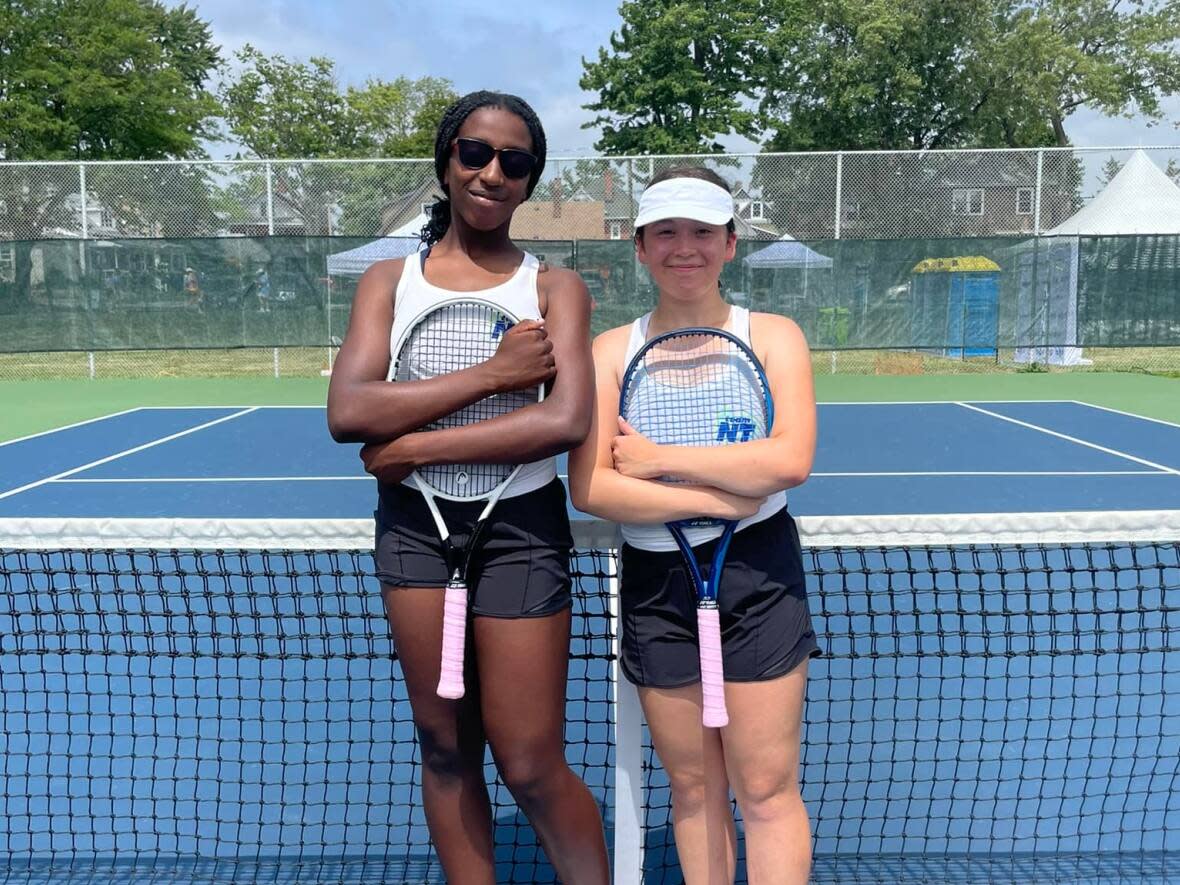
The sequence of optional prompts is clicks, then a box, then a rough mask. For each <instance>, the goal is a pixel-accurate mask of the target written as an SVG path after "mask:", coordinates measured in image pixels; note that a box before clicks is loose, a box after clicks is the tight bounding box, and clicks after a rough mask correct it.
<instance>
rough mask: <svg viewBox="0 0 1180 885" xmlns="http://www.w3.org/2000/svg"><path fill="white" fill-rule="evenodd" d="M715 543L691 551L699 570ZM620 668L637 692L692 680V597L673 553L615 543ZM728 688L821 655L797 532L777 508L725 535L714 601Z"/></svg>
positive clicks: (695, 667) (695, 672)
mask: <svg viewBox="0 0 1180 885" xmlns="http://www.w3.org/2000/svg"><path fill="white" fill-rule="evenodd" d="M716 545H717V542H716V541H715V540H714V541H710V542H708V543H707V544H702V545H701V546H700V547H696V548H694V551H695V552H696V553H697V555H698V560H697V561H698V562H701V561H703V562H705V563H708V562H710V561H711V558H712V556H713V550H714V548H715V547H716ZM619 598H620V610H621V612H622V623H621V630H622V635H621V641H620V643H619V649H620V656H621V660H620V663H621V665H622V670H623V674H624V675H625V676H626V677H627V679H628V680H629V681H631V682H633V683H635V684H636V685H639V686H644V687H650V688H678V687H680V686H682V685H690V684H692V683H694V682H700V679H701V670H700V659H699V652H698V646H697V595H696V590H695V588H694V587H693V583H692V579H691V578H690V577H689V575H688V572H687V570H686V567H685V565H684V561H683V560H682V559H681V556H680V553H679V552H678V551H670V552H655V551H650V550H639V549H637V548H635V547H631V546H630V545H627V544H624V545H623V551H622V567H621V575H620V584H619ZM717 603H718V608H719V609H720V614H721V652H722V659H723V661H724V666H725V679H726V681H727V682H758V681H763V680H768V679H774V678H776V677H778V676H782V675H784V674H786V673H789V672H790V671H791V670H793V669H795V667H797V666H798V665H799V664H800V663H802V662H803V661H804V660H806V659H807V658H810V657H814V656H816V655H818V654H820V648H819V642H818V640H817V639H816V635H815V629H814V627H812V624H811V613H810V611H809V609H808V605H807V588H806V585H805V581H804V574H803V554H802V549H801V547H800V545H799V532H798V530H797V529H796V527H795V521H794V520H793V519H792V518H791V516H790V514H789V513H787V511H786V509H785V508H784V509H783V510H780V511H779V512H778V513H776V514H774V515H773V516H771V517H769V518H768V519H764V520H762V521H761V522H757V523H754V524H753V525H750V526H747V527H746V528H744V529H742V530H741V531H739V532H738V533H737V534H735V535H734V536H733V539H732V541H731V542H730V546H729V554H728V556H727V557H726V561H725V566H724V571H723V572H722V575H721V587H720V590H719V591H718V594H717Z"/></svg>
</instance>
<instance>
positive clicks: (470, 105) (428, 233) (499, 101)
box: [420, 90, 545, 246]
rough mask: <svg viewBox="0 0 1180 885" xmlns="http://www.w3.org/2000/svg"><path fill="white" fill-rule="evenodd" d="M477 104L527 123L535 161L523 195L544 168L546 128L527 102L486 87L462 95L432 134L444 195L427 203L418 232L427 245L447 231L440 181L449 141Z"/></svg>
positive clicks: (448, 213)
mask: <svg viewBox="0 0 1180 885" xmlns="http://www.w3.org/2000/svg"><path fill="white" fill-rule="evenodd" d="M480 108H498V109H500V110H504V111H508V112H509V113H511V114H515V115H516V116H518V117H520V119H521V120H523V121H524V125H525V126H527V127H528V130H529V136H530V137H531V138H532V140H533V150H532V153H533V154H534V155H535V156H536V158H537V165H536V166H534V167H533V171H532V173H531V174H530V175H529V183H528V188H527V190H526V191H525V198H526V199H527V198H528V197H531V196H532V194H533V188H535V187H536V186H537V182H538V181H540V179H541V173H542V171H544V168H545V130H544V129H543V128H541V121H540V119H539V118H538V117H537V114H536V112H535V111H534V110H533V109H532V108H531V107H529V104H528V102H526V101H525V100H524V99H523V98H518V97H517V96H515V95H508V94H507V93H503V92H488V91H486V90H480V91H479V92H470V93H468V94H467V95H464V96H463V97H462V98H460V99H459V100H458V101H456V102H455V103H454V104H452V105H451V106H450V107H449V108H447V109H446V111H445V112H444V113H443V116H442V120H441V121H440V122H439V124H438V133H437V134H436V135H435V137H434V174H435V175H436V176H437V177H438V183H439V184H440V185H441V186H442V190H443V193H444V194H447V196H446V197H444V198H443V199H441V200H438V201H437V202H435V203H434V204H433V205H432V206H431V207H430V220H429V221H428V222H426V225H425V227H423V228H422V233H421V234H420V236H421V238H422V242H423V243H425V244H426V245H428V246H430V245H433V244H435V243H437V242H438V241H439V240H441V239H442V238H443V235H444V234H445V233H446V232H447V228H449V227H450V226H451V199H450V194H449V193H447V185H446V183H445V182H444V181H443V177H444V175H445V174H446V170H447V163H449V162H450V159H451V142H452V141H454V140H455V137H456V136H457V135H458V134H459V127H461V126H462V125H463V121H464V120H466V119H467V118H468V117H469V116H471V114H472V113H474V112H475V111H478V110H479V109H480Z"/></svg>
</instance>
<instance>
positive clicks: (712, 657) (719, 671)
mask: <svg viewBox="0 0 1180 885" xmlns="http://www.w3.org/2000/svg"><path fill="white" fill-rule="evenodd" d="M697 642H698V644H699V647H700V650H701V696H702V700H703V706H704V715H703V716H702V718H701V721H702V722H703V723H704V724H705V727H706V728H721V726H723V725H728V724H729V713H728V711H726V709H725V670H724V667H723V665H722V662H721V615H720V612H719V611H718V610H717V607H716V606H711V607H703V608H698V609H697Z"/></svg>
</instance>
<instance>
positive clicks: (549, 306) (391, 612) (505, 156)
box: [328, 92, 608, 885]
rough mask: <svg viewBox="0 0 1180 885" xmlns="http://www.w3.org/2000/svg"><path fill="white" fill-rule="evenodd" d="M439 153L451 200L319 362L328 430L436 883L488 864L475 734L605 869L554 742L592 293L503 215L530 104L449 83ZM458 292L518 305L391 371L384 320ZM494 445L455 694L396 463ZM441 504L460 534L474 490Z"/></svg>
mask: <svg viewBox="0 0 1180 885" xmlns="http://www.w3.org/2000/svg"><path fill="white" fill-rule="evenodd" d="M434 159H435V172H436V175H437V177H438V180H439V183H440V184H441V186H442V190H443V192H444V193H445V194H446V198H445V199H443V200H441V201H439V202H437V203H435V204H434V206H433V209H432V211H431V215H430V220H429V223H428V224H427V226H426V227H425V229H424V231H423V239H424V242H425V244H426V245H427V248H426V249H425V250H423V251H421V252H419V253H418V254H416V255H411V256H410V257H408V258H405V259H395V260H389V261H381V262H378V263H377V264H375V265H373V266H372V267H371V268H370V269H369V270H368V271H366V272H365V274H364V276H363V277H362V278H361V280H360V283H359V284H358V287H357V294H356V300H355V303H354V306H353V310H352V317H351V319H350V321H349V326H348V331H347V334H346V336H345V339H344V342H343V345H342V347H341V349H340V355H339V358H338V359H337V361H336V363H335V366H334V368H333V372H332V380H331V385H330V389H329V393H328V422H329V427H330V429H331V432H332V435H333V437H334V438H336V439H337V440H338V441H342V442H363V443H366V445H365V446H364V448H363V449H362V450H361V455H362V458H363V459H364V463H365V467H366V469H367V470H368V471H369V472H370V473H372V474H373V475H374V476H375V477H376V478H377V480H378V509H377V513H376V518H377V541H376V555H375V559H376V571H377V576H378V578H379V579H380V580H381V583H382V595H383V597H384V601H385V606H386V612H387V614H388V619H389V624H390V627H391V629H392V633H393V637H394V643H395V646H396V648H397V654H398V658H399V660H400V662H401V668H402V672H403V674H404V677H405V682H406V687H407V690H408V692H409V697H410V704H411V707H412V710H413V715H414V723H415V725H416V727H417V732H418V739H419V743H420V746H421V752H422V763H423V764H422V793H423V799H424V805H425V809H426V820H427V824H428V826H429V829H430V835H431V839H432V841H433V842H434V846H435V848H436V850H437V852H438V855H439V858H440V860H441V862H442V866H443V870H444V872H445V875H446V878H447V881H449V882H462V883H488V885H490V883H492V882H494V880H495V860H496V858H495V855H494V840H493V826H494V821H493V818H492V810H491V807H490V802H489V796H488V790H487V784H486V782H485V779H484V752H485V748H486V747H487V746H488V745H490V747H491V751H492V756H493V758H494V760H495V763H496V766H497V768H498V769H499V772H500V776H501V778H502V779H503V780H504V782H505V784H506V785H507V786H508V788H509V790H510V791H511V792H512V795H513V797H514V798H515V800H516V803H517V805H518V806H519V807H520V809H521V810H522V811H523V813H524V814H525V816H526V817H527V818H528V820H529V822H530V823H531V824H532V826H533V829H534V830H535V831H536V833H537V835H538V837H539V838H540V841H541V845H542V846H543V848H544V850H545V853H546V855H547V856H548V858H549V860H550V861H551V862H552V864H553V866H554V867H555V868H556V871H557V874H558V876H559V877H560V879H561V881H562V882H565V883H569V885H577V883H591V885H604V883H606V882H607V880H608V864H607V856H606V843H605V838H604V835H603V828H602V822H601V819H600V817H599V811H598V807H597V804H596V803H595V800H594V797H593V796H592V795H591V793H590V791H589V790H588V789H587V788H586V785H585V784H584V783H583V782H582V781H581V779H580V778H579V777H578V776H577V775H576V774H575V773H574V772H573V771H572V770H571V769H570V767H569V765H568V764H567V762H566V758H565V748H564V736H563V726H564V715H565V698H566V676H567V670H568V665H569V650H570V628H571V604H572V595H571V578H570V552H571V547H572V539H571V533H570V524H569V517H568V508H567V505H566V496H565V489H564V487H563V486H562V484H561V482H560V480H559V479H558V478H557V474H556V466H555V458H554V456H555V455H556V454H558V453H559V452H563V451H566V450H568V449H569V448H570V447H572V446H574V445H576V444H577V443H579V442H581V440H582V438H583V437H584V436H585V434H586V430H587V428H588V426H589V417H590V409H591V404H592V401H593V367H592V361H591V357H590V334H589V328H590V326H589V323H590V308H589V298H588V297H587V294H586V287H585V285H584V284H583V283H582V281H581V278H580V277H579V276H578V275H577V274H576V273H574V272H573V271H569V270H564V269H560V268H554V267H549V266H546V265H543V264H541V263H540V262H538V261H537V260H536V259H535V258H534V257H533V256H532V255H530V254H528V253H527V252H523V251H521V250H520V249H519V248H518V247H517V246H516V245H515V244H514V243H513V242H512V240H511V239H510V238H509V232H508V231H509V225H510V223H511V221H512V216H513V213H514V212H515V211H516V208H517V207H518V206H519V205H520V204H521V203H522V202H524V201H525V200H526V199H527V198H528V197H529V195H530V194H531V193H532V191H533V188H534V187H535V186H536V184H537V182H538V180H539V179H540V176H541V170H542V168H543V166H544V162H545V133H544V130H543V129H542V128H541V123H540V121H539V120H538V119H537V116H536V114H535V113H534V112H533V110H532V108H530V107H529V106H528V104H526V103H525V102H524V101H523V100H521V99H520V98H517V97H515V96H511V95H503V94H499V93H492V92H475V93H472V94H470V95H467V96H464V97H463V98H461V99H459V100H458V101H457V102H456V103H454V104H453V105H451V107H450V108H448V109H447V111H446V112H445V113H444V115H443V117H442V121H441V122H440V124H439V128H438V132H437V136H436V140H435V155H434ZM456 297H460V298H461V297H477V298H480V299H483V300H487V301H492V302H493V303H494V304H496V306H498V307H501V308H502V309H507V310H509V311H510V312H511V313H513V314H514V315H515V316H517V317H520V318H521V321H520V322H518V323H517V324H516V325H515V326H514V327H512V328H511V329H509V330H508V331H507V332H506V333H504V335H503V340H502V342H501V344H500V345H499V350H498V351H497V352H496V354H495V355H494V356H493V357H492V358H491V359H489V360H488V361H487V362H484V363H480V364H478V365H477V366H475V367H474V368H472V369H468V370H464V373H456V375H454V376H451V375H446V376H439V377H435V378H428V379H426V380H416V381H414V380H412V381H398V382H395V383H388V382H387V381H386V376H387V370H388V368H389V366H390V361H391V358H392V357H394V356H396V354H392V353H391V338H393V339H395V340H396V339H397V338H399V337H400V331H399V330H401V329H402V328H404V327H408V326H409V324H410V323H411V322H412V321H413V320H414V318H415V317H417V316H419V315H421V314H422V313H423V312H424V311H427V310H429V309H431V307H432V306H433V305H436V304H438V303H441V302H444V301H448V300H453V299H455V298H456ZM458 374H463V375H464V376H465V378H466V381H464V380H461V379H458ZM506 378H507V381H506V380H505V379H506ZM453 379H454V380H453ZM546 379H551V383H552V387H551V389H550V390H549V392H548V393H547V395H546V396H545V399H544V401H543V402H541V403H539V404H533V405H531V406H527V407H525V408H521V409H518V410H516V411H514V412H511V413H509V414H507V415H502V416H500V417H498V418H495V419H494V422H495V424H496V428H497V429H496V430H495V432H494V433H492V432H491V431H490V429H488V428H487V427H486V425H488V424H491V423H492V422H477V423H475V424H470V425H467V426H462V427H457V428H450V429H445V430H435V431H429V432H426V431H422V430H420V429H419V428H421V427H422V426H423V425H425V424H427V423H428V422H429V421H431V420H433V419H434V418H435V417H437V416H438V414H439V412H438V409H439V398H440V397H444V398H445V397H448V396H449V397H451V398H452V400H461V401H455V402H453V403H451V404H450V405H448V407H447V409H446V411H445V412H444V413H443V414H446V413H449V412H452V411H454V410H455V409H457V408H459V407H460V406H463V405H467V404H468V403H470V402H474V401H475V400H478V399H481V398H482V397H484V396H486V395H487V391H489V390H518V389H525V388H527V387H529V386H530V385H531V386H532V387H533V388H535V387H536V386H537V385H538V384H539V383H540V382H542V381H545V380H546ZM440 381H442V382H444V383H443V385H442V386H440V385H439V384H438V383H436V382H440ZM464 391H467V392H468V394H469V395H466V396H465V395H464ZM481 391H482V392H481ZM497 460H499V461H500V462H501V463H518V462H520V461H524V462H526V464H525V467H524V468H523V469H522V471H521V473H520V474H519V475H518V476H517V477H516V479H514V480H513V481H512V483H511V484H510V485H509V487H508V489H507V491H506V492H505V495H504V497H503V498H502V499H501V500H500V501H499V503H498V504H497V505H496V507H495V509H494V510H493V511H492V513H491V516H490V517H489V519H488V523H487V524H486V525H485V526H484V529H483V532H482V535H481V537H482V542H481V543H480V544H479V545H477V547H476V549H475V553H474V561H473V563H472V568H471V570H470V572H469V574H470V580H469V582H468V583H469V586H470V588H471V597H470V602H469V609H468V610H469V612H471V613H472V615H473V616H472V618H471V621H470V623H469V629H468V637H469V645H468V649H469V650H468V653H467V655H466V659H467V669H466V673H465V682H466V683H467V686H466V693H465V695H464V696H463V697H462V698H460V699H458V700H451V699H445V698H441V697H439V695H438V694H437V693H436V686H438V684H439V675H440V663H439V649H440V646H441V640H442V634H443V587H444V585H445V584H446V583H447V580H448V578H449V577H450V572H449V570H448V569H447V564H446V558H445V551H444V548H443V543H442V542H441V541H440V539H439V532H438V530H437V529H436V526H435V524H434V522H433V520H432V517H431V515H430V513H429V512H428V509H427V506H426V503H425V499H424V497H423V495H422V494H421V493H420V492H419V491H418V490H417V489H416V488H415V487H414V486H413V485H412V484H409V483H408V482H405V481H404V480H406V477H407V476H408V474H409V473H410V472H411V471H412V470H413V469H414V468H416V467H418V466H421V465H427V464H439V463H442V464H465V463H471V462H480V461H497ZM447 504H448V502H446V501H442V502H440V505H439V507H440V510H441V511H442V512H443V516H444V519H445V520H446V521H447V522H448V525H449V528H450V531H451V532H452V533H454V534H455V535H456V536H464V535H465V534H467V533H469V532H470V530H471V527H472V524H473V522H474V520H475V518H476V517H477V516H478V514H479V511H480V510H481V509H482V502H481V503H480V505H479V506H474V507H473V506H472V505H470V504H455V505H453V506H452V507H450V508H445V507H444V505H447Z"/></svg>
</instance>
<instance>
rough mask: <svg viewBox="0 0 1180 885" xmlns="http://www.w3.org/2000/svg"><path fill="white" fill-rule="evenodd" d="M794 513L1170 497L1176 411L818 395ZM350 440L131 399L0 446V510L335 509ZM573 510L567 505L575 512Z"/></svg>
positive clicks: (238, 512) (307, 414) (300, 423)
mask: <svg viewBox="0 0 1180 885" xmlns="http://www.w3.org/2000/svg"><path fill="white" fill-rule="evenodd" d="M819 427H820V439H819V446H818V455H817V458H816V463H815V470H814V472H813V474H812V477H811V479H810V480H809V481H808V482H807V484H806V485H805V486H803V487H802V488H799V489H797V490H795V491H793V492H791V494H790V499H791V510H792V511H793V512H794V513H795V515H796V516H800V517H811V516H849V515H855V516H871V515H893V514H928V515H939V514H963V513H978V514H988V513H1046V512H1066V511H1069V512H1074V511H1077V512H1085V511H1128V512H1130V511H1145V510H1152V511H1154V510H1180V426H1176V425H1172V424H1168V423H1165V422H1162V421H1156V420H1150V419H1145V418H1140V417H1137V416H1133V415H1128V414H1123V413H1119V412H1114V411H1111V410H1108V409H1103V408H1098V407H1094V406H1089V405H1086V404H1083V403H1076V402H988V403H966V402H963V403H950V402H943V403H878V404H870V403H865V404H861V403H848V404H825V405H822V406H821V407H820V422H819ZM356 451H357V447H356V446H341V445H337V444H335V443H333V442H332V440H331V438H330V437H329V436H328V433H327V429H326V423H325V419H324V413H323V410H322V409H317V408H241V409H234V408H193V409H174V408H149V409H136V410H132V411H129V412H125V413H122V414H118V415H112V416H110V417H108V418H104V419H100V420H96V421H90V422H87V423H85V424H80V425H77V426H74V427H69V428H65V429H62V430H58V431H54V432H52V433H47V434H40V435H37V436H34V437H30V438H26V439H23V440H16V441H13V442H9V443H6V444H4V445H2V446H0V477H2V478H3V479H2V484H0V518H4V517H52V518H62V517H80V518H91V517H100V516H101V517H125V518H158V517H179V518H211V519H346V518H365V517H367V516H369V515H370V514H371V513H372V510H373V502H374V495H375V487H374V485H373V482H372V480H371V479H370V478H369V477H367V476H366V474H365V473H364V472H363V470H362V469H361V465H360V461H359V459H358V458H357V457H356ZM574 516H575V517H577V516H579V514H574Z"/></svg>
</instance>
